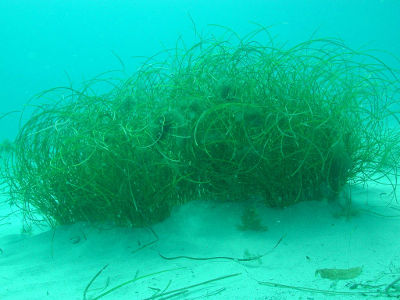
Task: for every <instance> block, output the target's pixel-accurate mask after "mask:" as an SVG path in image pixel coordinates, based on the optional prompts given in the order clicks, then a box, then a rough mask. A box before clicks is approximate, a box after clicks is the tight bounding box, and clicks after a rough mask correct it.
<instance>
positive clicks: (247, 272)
mask: <svg viewBox="0 0 400 300" xmlns="http://www.w3.org/2000/svg"><path fill="white" fill-rule="evenodd" d="M2 197H3V200H4V201H3V202H2V204H1V206H0V220H1V221H0V249H1V250H0V299H2V300H8V299H29V300H33V299H57V300H63V299H68V300H73V299H80V300H83V299H86V300H89V299H100V298H101V299H104V300H106V299H327V298H328V299H329V298H337V299H381V298H382V299H384V298H386V296H387V294H386V296H385V293H390V294H396V295H399V294H400V288H399V289H397V288H398V287H399V285H400V284H397V283H394V284H393V286H392V287H391V288H387V287H388V285H390V283H393V282H394V281H395V280H396V279H397V278H398V277H400V240H399V233H400V206H399V205H398V204H396V203H395V201H394V200H392V201H390V199H389V189H386V188H385V187H382V186H376V185H373V184H371V185H369V187H368V188H353V191H352V199H353V203H354V210H355V212H356V215H355V216H353V217H351V218H349V219H347V218H345V217H338V215H337V212H338V209H337V207H335V205H332V204H329V203H327V202H326V201H318V202H317V201H309V202H303V203H299V204H297V205H294V206H292V207H288V208H285V209H271V208H267V207H263V206H259V207H257V210H258V212H259V215H260V217H261V219H262V224H263V225H265V226H267V227H268V230H267V231H259V232H257V231H242V230H240V229H239V228H238V225H240V222H241V215H242V212H243V204H240V203H228V202H226V203H215V202H212V201H205V200H202V201H200V200H197V201H192V202H190V203H188V204H186V205H183V206H181V207H177V208H176V209H174V211H173V213H172V215H171V216H170V217H169V218H168V219H167V220H165V221H164V222H162V223H159V224H156V225H154V226H153V227H152V230H153V231H152V230H150V229H149V228H140V229H132V228H118V227H117V228H116V227H111V226H105V225H104V226H102V227H101V228H100V227H93V226H89V225H87V224H74V225H70V226H60V227H58V228H57V229H55V230H52V229H47V230H46V229H41V230H39V229H34V230H33V232H31V233H29V234H27V233H21V232H22V230H21V229H22V217H21V215H20V214H19V213H18V212H14V213H12V212H13V208H12V207H10V206H9V205H8V204H7V203H6V201H7V198H6V196H2ZM10 213H12V214H11V215H10V216H8V217H6V218H3V217H4V216H7V215H9V214H10ZM154 234H156V235H157V236H158V240H156V238H155V235H154ZM279 241H280V242H279ZM275 246H276V247H275ZM274 247H275V248H274ZM260 255H261V256H262V257H259V258H257V257H258V256H260ZM189 257H191V258H197V259H190V258H189ZM166 258H170V259H166ZM204 258H212V259H204ZM253 258H254V259H253ZM334 268H338V269H350V268H362V272H361V274H360V275H358V276H357V277H355V278H353V279H342V280H333V279H329V278H321V276H320V275H321V274H320V273H319V272H318V271H317V270H321V269H334ZM101 270H102V271H101ZM160 271H164V272H160ZM158 272H160V273H158ZM152 273H157V274H153V275H150V276H145V275H149V274H152ZM96 274H97V277H95V275H96ZM142 276H144V277H143V278H142ZM134 279H136V280H134ZM91 281H92V282H91ZM128 281H131V282H130V283H128V284H126V285H124V286H122V287H120V288H118V289H115V290H112V289H113V288H114V287H117V286H119V285H120V284H123V283H124V282H128ZM90 282H91V283H90ZM109 290H111V292H110V293H109V294H107V295H104V296H103V297H99V296H101V295H102V294H103V293H105V292H107V291H109ZM328 291H329V292H330V293H331V294H330V295H329V294H328ZM377 291H379V294H380V295H378V296H376V295H377ZM342 292H344V294H340V293H342Z"/></svg>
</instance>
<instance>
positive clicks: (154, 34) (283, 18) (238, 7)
mask: <svg viewBox="0 0 400 300" xmlns="http://www.w3.org/2000/svg"><path fill="white" fill-rule="evenodd" d="M192 21H194V24H195V27H196V29H197V31H198V32H200V33H203V34H205V35H206V34H207V33H212V32H213V30H214V29H215V27H212V26H208V25H209V24H220V25H224V26H227V27H230V28H232V29H233V30H234V31H236V32H237V33H239V34H246V33H248V32H249V31H251V30H254V29H255V28H257V27H256V26H255V25H254V23H259V24H262V25H264V26H271V25H273V26H272V28H271V32H272V34H273V35H275V36H277V37H278V39H279V40H280V41H283V42H288V43H289V44H290V43H293V44H294V43H298V42H301V41H304V40H307V39H310V38H311V37H335V38H340V39H343V40H344V41H345V43H346V44H347V45H349V46H350V47H353V48H357V49H358V48H361V49H364V50H365V49H379V50H383V51H385V52H377V53H375V54H377V55H378V56H379V57H382V59H384V61H385V62H386V63H387V64H388V65H389V66H391V67H393V68H400V62H399V61H397V60H396V59H394V58H393V57H392V56H391V55H389V54H387V53H386V52H388V53H391V54H393V55H395V56H397V57H400V0H336V1H333V0H324V1H321V0H319V1H317V0H310V1H305V0H302V1H301V0H279V1H278V0H274V1H272V0H257V1H249V0H248V1H242V0H236V1H235V0H230V1H227V0H214V1H199V0H197V1H194V0H191V1H184V0H164V1H162V0H158V1H154V0H141V1H137V0H96V1H94V0H92V1H89V0H0V115H2V114H4V113H7V112H9V111H13V110H20V109H22V107H23V105H24V103H26V102H27V101H28V100H29V99H30V98H31V97H32V96H33V95H35V94H36V93H38V92H40V91H42V90H44V89H49V88H52V87H57V86H69V84H70V81H71V82H72V84H73V85H74V86H75V85H79V83H80V82H82V81H83V80H85V79H90V78H92V77H93V76H95V75H97V74H99V73H101V72H104V71H108V70H112V69H121V64H120V62H119V60H118V59H117V57H116V56H118V57H120V58H121V59H122V60H123V62H124V64H125V66H126V70H127V72H128V74H129V73H130V72H133V71H134V70H135V69H136V68H137V66H138V63H139V61H140V60H138V59H135V58H133V57H134V56H151V55H153V54H155V53H157V52H159V51H160V50H163V49H167V48H171V47H174V46H175V43H176V41H177V39H178V38H179V37H182V38H183V40H184V41H185V42H187V44H188V45H190V44H191V43H192V42H194V41H195V39H196V37H195V30H194V25H193V22H192ZM18 118H19V115H18V114H12V115H9V116H7V117H5V118H2V119H1V120H0V139H3V138H10V139H12V138H13V137H14V136H15V135H16V133H17V129H18Z"/></svg>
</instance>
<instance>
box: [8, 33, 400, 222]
mask: <svg viewBox="0 0 400 300" xmlns="http://www.w3.org/2000/svg"><path fill="white" fill-rule="evenodd" d="M263 33H267V32H266V31H265V30H263V29H261V30H258V31H256V32H252V33H251V34H249V35H247V36H245V37H244V38H239V37H237V35H235V34H234V33H232V32H230V31H227V32H225V36H229V34H230V37H229V38H226V39H217V38H209V39H201V40H200V41H199V43H197V44H195V45H194V46H193V47H191V48H186V47H184V46H183V45H182V46H179V44H178V46H177V49H174V51H170V52H164V53H163V57H164V58H163V59H160V60H159V61H157V56H156V57H155V58H152V59H150V60H149V61H147V62H146V63H145V64H143V66H142V67H141V68H140V69H139V70H138V71H137V72H136V73H135V74H133V75H132V76H131V77H130V78H128V79H126V80H117V79H114V80H108V81H106V80H104V82H107V83H110V84H111V86H112V88H110V89H109V91H108V92H106V93H102V94H99V93H96V92H94V90H95V88H94V87H92V85H95V84H96V83H98V81H99V80H93V81H91V82H89V83H87V84H86V85H85V86H84V87H83V88H82V89H81V90H73V89H71V88H56V89H53V90H50V91H47V92H45V93H43V94H41V95H40V96H39V97H38V101H40V100H41V99H53V101H52V102H50V103H51V104H48V103H47V104H42V105H38V106H37V109H36V111H35V112H34V113H33V114H32V116H31V118H30V119H29V120H28V121H27V122H26V123H25V124H24V125H23V126H22V127H21V129H20V132H19V135H18V137H17V139H16V141H15V151H14V153H13V155H12V157H11V158H10V159H9V161H8V163H7V168H6V171H8V172H7V175H6V176H7V178H8V180H9V183H10V193H11V196H12V202H13V203H14V204H16V205H18V206H19V207H20V208H21V209H23V210H24V212H25V214H26V217H27V219H28V220H31V221H35V220H38V219H37V212H38V213H39V214H40V215H41V216H42V217H43V218H44V220H45V221H47V222H48V223H50V224H52V225H55V224H66V223H74V222H78V221H89V222H92V223H96V222H112V223H115V224H120V225H132V226H144V225H148V224H151V223H154V222H158V221H160V220H163V219H165V218H166V217H167V216H168V215H169V213H170V210H171V208H172V207H173V206H175V205H177V204H180V203H183V202H185V201H188V200H190V199H193V198H194V197H198V195H199V194H200V195H208V196H211V197H213V198H215V199H220V198H222V197H223V198H225V199H226V198H230V199H234V200H241V201H246V199H249V198H250V197H249V196H250V195H259V196H262V198H263V199H264V200H263V201H265V203H266V204H267V205H270V206H279V207H282V206H287V205H291V204H294V203H297V202H299V201H305V200H318V199H320V198H321V197H323V196H324V197H327V195H326V194H327V193H328V194H329V195H330V196H329V197H335V196H336V195H337V194H338V193H339V192H340V191H341V189H342V188H343V186H344V185H345V184H347V183H353V184H358V183H362V182H365V181H367V180H380V179H384V180H388V181H389V183H390V182H391V181H390V180H392V179H393V177H392V176H395V175H396V174H397V166H398V155H397V154H398V152H399V151H398V145H399V142H400V136H399V134H398V133H397V131H395V130H394V129H392V127H390V126H389V125H388V124H389V123H390V122H391V121H396V120H397V116H396V114H398V112H397V111H396V109H397V107H396V105H398V102H399V100H400V99H399V87H400V85H399V80H398V78H397V77H396V76H397V75H396V74H397V73H395V72H394V71H393V70H391V69H390V68H389V67H387V66H386V65H385V64H383V63H382V62H381V61H380V60H378V59H376V58H374V57H373V56H371V55H370V54H368V53H362V52H361V53H360V52H356V51H352V50H351V49H349V48H347V47H346V46H345V45H343V44H342V43H341V42H340V41H338V40H332V39H317V40H311V41H307V42H304V43H301V44H298V45H296V46H293V47H291V48H287V47H277V46H273V45H274V43H273V41H272V40H268V39H267V42H266V43H261V42H259V41H260V40H261V41H262V40H265V39H264V38H263V37H262V34H263ZM265 36H267V37H268V36H269V35H268V33H267V34H266V35H265ZM256 41H257V42H256ZM111 74H112V73H111ZM382 182H383V181H382ZM391 184H392V186H393V189H394V188H395V183H391Z"/></svg>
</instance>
